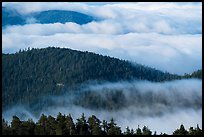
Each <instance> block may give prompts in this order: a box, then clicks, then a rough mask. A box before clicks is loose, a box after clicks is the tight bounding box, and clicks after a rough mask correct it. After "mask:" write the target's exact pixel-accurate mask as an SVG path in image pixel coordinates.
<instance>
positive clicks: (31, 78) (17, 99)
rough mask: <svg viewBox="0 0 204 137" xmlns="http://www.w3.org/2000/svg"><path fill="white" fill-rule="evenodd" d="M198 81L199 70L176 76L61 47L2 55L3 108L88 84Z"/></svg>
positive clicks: (200, 72)
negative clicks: (184, 79)
mask: <svg viewBox="0 0 204 137" xmlns="http://www.w3.org/2000/svg"><path fill="white" fill-rule="evenodd" d="M192 77H195V78H202V70H198V71H196V72H194V73H193V74H191V75H190V74H186V75H185V76H179V75H175V74H170V73H167V72H165V73H164V72H162V71H159V70H156V69H153V68H150V67H147V66H143V65H140V64H134V65H133V64H132V63H130V62H128V61H125V60H120V59H117V58H113V57H109V56H102V55H99V54H95V53H91V52H81V51H76V50H71V49H65V48H54V47H48V48H44V49H27V50H20V51H19V52H17V53H15V54H3V53H2V85H3V86H2V91H3V92H2V96H3V101H2V103H3V108H6V107H9V106H11V105H14V104H17V103H23V104H24V103H27V104H29V103H31V102H33V101H35V100H37V99H38V98H39V97H40V96H43V95H61V94H63V93H65V92H66V91H67V90H69V89H76V88H77V87H79V85H81V84H83V83H86V82H89V81H98V82H104V81H109V82H116V81H121V80H123V81H131V80H135V79H138V80H148V81H154V82H163V81H169V80H175V79H182V78H192Z"/></svg>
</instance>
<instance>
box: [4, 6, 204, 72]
mask: <svg viewBox="0 0 204 137" xmlns="http://www.w3.org/2000/svg"><path fill="white" fill-rule="evenodd" d="M30 5H31V3H3V6H6V7H8V8H13V9H16V10H17V11H19V12H20V13H21V14H22V15H25V14H28V13H32V12H38V11H44V10H52V9H58V10H73V11H78V12H82V13H85V14H88V15H92V16H94V17H97V18H99V19H100V21H93V22H91V23H88V24H84V25H78V24H75V23H66V24H60V23H54V24H35V23H34V22H29V23H30V24H26V25H23V26H10V27H7V28H5V29H4V30H3V31H2V33H3V36H2V39H3V43H2V44H3V52H5V53H8V52H16V51H18V50H19V49H24V48H25V47H39V48H42V47H47V46H58V47H68V48H72V49H78V50H82V51H84V50H88V51H92V52H96V53H99V54H103V55H109V56H114V57H118V58H121V59H126V60H130V61H132V62H138V63H142V64H145V65H148V66H151V67H155V68H157V69H160V70H163V71H168V72H170V73H177V74H184V73H191V72H193V71H195V70H197V69H200V68H201V66H202V63H201V61H202V59H201V57H202V40H201V39H202V4H201V3H156V4H155V3H103V4H98V5H97V3H96V4H94V3H92V4H89V3H49V4H47V3H32V8H30ZM33 23H34V24H33ZM14 43H15V44H14Z"/></svg>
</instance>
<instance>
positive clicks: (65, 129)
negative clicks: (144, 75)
mask: <svg viewBox="0 0 204 137" xmlns="http://www.w3.org/2000/svg"><path fill="white" fill-rule="evenodd" d="M2 131H3V132H2V134H3V135H167V134H166V133H157V132H156V131H154V132H153V131H151V130H150V129H149V128H148V127H147V126H144V127H143V128H140V127H139V125H138V128H137V129H130V128H129V127H127V128H126V131H124V132H122V131H121V127H120V126H118V125H117V123H116V122H115V120H114V119H113V118H112V119H111V120H110V121H109V122H108V121H106V120H103V121H101V120H100V119H98V118H97V117H96V116H95V115H92V116H90V117H88V118H86V117H85V115H84V113H83V114H82V116H81V117H80V118H78V119H76V122H74V120H73V119H72V116H71V115H70V114H69V115H67V116H66V115H62V114H61V113H58V115H57V117H56V118H54V117H52V116H50V115H49V116H46V115H44V114H42V115H41V117H40V119H39V120H38V122H36V123H35V122H33V121H32V119H28V120H27V121H21V120H20V119H19V118H18V117H17V116H13V120H12V122H11V125H8V123H7V122H6V121H5V120H4V119H2ZM172 134H173V135H202V129H200V127H199V126H198V125H197V127H196V128H193V127H190V128H189V130H186V129H185V127H184V125H182V124H181V126H180V128H178V129H175V131H172Z"/></svg>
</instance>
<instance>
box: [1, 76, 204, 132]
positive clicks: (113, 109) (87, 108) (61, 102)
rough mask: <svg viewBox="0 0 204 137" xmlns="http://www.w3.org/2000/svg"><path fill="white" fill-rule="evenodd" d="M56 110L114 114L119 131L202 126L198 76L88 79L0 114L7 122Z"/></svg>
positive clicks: (76, 114)
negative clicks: (166, 79)
mask: <svg viewBox="0 0 204 137" xmlns="http://www.w3.org/2000/svg"><path fill="white" fill-rule="evenodd" d="M59 112H61V113H62V114H65V115H68V114H71V116H72V117H73V119H74V120H76V119H77V118H79V117H81V115H82V113H84V114H85V116H86V118H88V117H89V116H91V115H96V116H97V117H98V118H99V119H100V120H107V121H110V119H111V118H114V119H115V120H116V123H117V124H118V125H119V126H120V127H121V128H122V130H123V131H124V130H125V128H126V127H127V126H129V127H130V128H133V129H136V128H137V127H138V125H139V126H140V127H143V126H144V125H146V126H148V127H149V128H150V129H151V130H152V131H153V132H154V131H157V133H161V132H162V133H167V134H171V133H172V132H173V131H174V130H175V129H176V128H178V127H179V126H180V125H181V124H184V126H185V127H186V128H187V129H188V128H189V127H190V126H193V127H195V126H196V125H197V124H199V126H200V127H201V128H202V80H197V79H188V80H175V81H170V82H163V83H154V82H149V81H137V80H136V81H131V82H130V81H129V82H127V81H121V82H115V83H110V82H105V83H96V82H93V83H91V82H90V83H89V84H83V85H82V86H81V87H79V89H78V90H74V91H67V92H66V94H64V95H62V96H44V97H42V98H40V99H39V102H35V104H33V105H32V106H29V105H21V104H19V105H17V106H13V107H12V108H10V109H8V110H6V111H4V112H3V117H4V118H5V119H6V120H7V121H8V122H11V120H12V116H13V115H17V116H18V117H19V118H20V119H21V120H27V119H28V118H32V119H33V120H34V121H35V122H37V120H38V119H39V117H40V116H41V114H46V115H51V116H54V117H56V116H57V114H58V113H59Z"/></svg>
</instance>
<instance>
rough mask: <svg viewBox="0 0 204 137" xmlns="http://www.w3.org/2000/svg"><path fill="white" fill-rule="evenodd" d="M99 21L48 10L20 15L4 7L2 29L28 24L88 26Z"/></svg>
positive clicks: (69, 12)
mask: <svg viewBox="0 0 204 137" xmlns="http://www.w3.org/2000/svg"><path fill="white" fill-rule="evenodd" d="M94 20H97V19H96V18H94V17H92V16H89V15H86V14H83V13H79V12H75V11H67V10H47V11H41V12H33V13H29V14H25V15H23V14H20V13H18V12H17V11H16V10H14V9H9V8H6V7H2V27H3V28H4V27H6V26H8V25H25V24H27V23H41V24H46V23H66V22H73V23H77V24H80V25H82V24H86V23H89V22H91V21H94Z"/></svg>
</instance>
